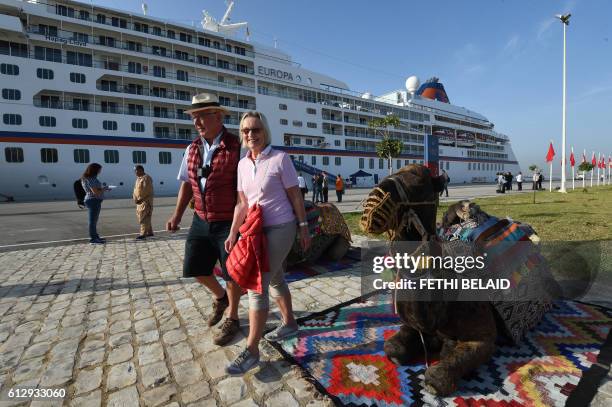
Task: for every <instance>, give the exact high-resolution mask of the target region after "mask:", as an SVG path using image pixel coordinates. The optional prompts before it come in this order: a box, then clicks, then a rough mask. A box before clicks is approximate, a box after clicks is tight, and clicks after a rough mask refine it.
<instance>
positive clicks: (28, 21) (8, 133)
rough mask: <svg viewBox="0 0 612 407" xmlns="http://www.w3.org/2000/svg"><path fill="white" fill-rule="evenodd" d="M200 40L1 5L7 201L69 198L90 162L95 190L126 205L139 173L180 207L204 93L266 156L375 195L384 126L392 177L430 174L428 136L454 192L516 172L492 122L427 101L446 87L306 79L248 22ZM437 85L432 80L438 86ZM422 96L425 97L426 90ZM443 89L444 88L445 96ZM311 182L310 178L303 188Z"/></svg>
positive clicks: (129, 17) (186, 30) (0, 178)
mask: <svg viewBox="0 0 612 407" xmlns="http://www.w3.org/2000/svg"><path fill="white" fill-rule="evenodd" d="M232 7H233V2H230V7H229V8H228V12H227V13H226V15H225V16H224V18H223V19H222V20H221V22H219V23H217V22H216V21H215V20H214V19H212V17H210V15H208V14H207V13H205V14H204V19H203V26H204V27H206V29H204V28H197V27H195V26H187V25H181V24H177V23H171V22H168V21H163V20H160V19H155V18H152V17H150V16H144V15H135V14H130V13H127V12H124V11H119V10H114V9H110V8H106V7H99V6H96V5H94V4H91V3H80V2H74V1H63V0H62V1H51V0H45V1H44V2H43V1H17V0H0V88H1V92H2V95H1V96H2V97H1V99H0V115H1V116H2V126H1V127H0V149H1V150H2V154H1V155H0V195H1V196H4V197H12V198H14V199H16V200H29V199H65V198H70V197H72V194H73V192H72V184H73V182H74V180H76V179H77V178H79V176H80V174H81V173H82V172H83V170H84V168H85V166H86V165H87V164H88V163H91V162H98V163H100V164H102V165H103V173H102V175H101V177H100V178H101V179H102V180H103V181H105V182H106V183H108V184H114V185H118V186H119V188H117V189H115V190H114V191H113V192H112V196H124V197H125V196H130V195H131V186H132V185H133V171H132V168H133V166H134V165H136V164H142V165H144V166H145V168H146V171H147V173H149V174H150V175H152V177H153V179H154V180H155V189H156V193H157V194H158V195H171V194H175V193H176V191H177V189H178V181H177V180H176V173H177V170H178V167H179V165H180V160H181V159H182V154H183V152H184V149H185V146H186V145H187V144H188V143H189V142H190V140H192V139H193V137H195V136H196V134H195V131H194V129H193V125H192V123H191V120H190V118H189V117H188V115H186V114H185V113H184V111H185V110H186V109H188V108H189V106H190V103H191V97H192V95H194V94H195V93H199V92H204V91H206V92H213V93H216V94H217V95H218V96H219V101H220V103H221V104H223V105H225V106H226V107H227V108H228V109H229V110H230V111H231V114H229V115H227V116H226V117H225V125H226V127H228V128H229V129H230V130H233V131H234V132H235V133H236V134H237V128H238V123H239V117H240V115H241V114H242V113H244V112H246V111H248V110H259V111H262V112H263V113H264V114H265V115H266V117H267V118H268V122H269V125H270V127H271V131H272V144H273V145H274V146H275V147H276V148H279V149H283V150H285V151H287V152H288V153H289V154H291V156H292V158H293V159H294V163H295V165H296V167H297V168H298V170H299V171H302V172H304V173H305V174H304V175H306V174H310V173H313V172H315V171H326V172H328V173H329V174H334V175H335V174H341V175H342V176H343V177H344V178H349V177H350V175H351V174H354V173H356V172H357V171H359V170H361V171H362V173H363V172H365V173H367V174H369V175H371V177H367V176H366V177H360V178H354V179H353V180H354V182H356V183H357V184H361V185H372V184H373V183H375V182H378V180H379V179H381V178H382V177H383V176H385V175H387V174H388V170H387V168H386V162H385V161H384V160H382V159H379V158H378V157H377V156H376V143H377V142H378V141H379V140H380V139H381V136H380V134H377V132H375V131H374V130H372V129H370V128H369V127H368V122H369V121H370V120H372V119H373V118H376V117H384V116H386V115H390V114H393V115H397V116H398V117H399V118H400V119H401V122H402V126H401V127H400V128H397V129H392V131H391V133H392V136H393V137H394V138H397V139H400V140H402V142H403V143H404V149H403V152H402V155H401V156H400V157H398V158H396V159H394V162H393V166H394V168H399V167H401V166H403V165H406V164H408V163H415V162H416V163H418V162H422V161H423V140H424V136H425V135H426V134H433V135H435V136H437V137H439V139H440V144H441V151H440V155H441V161H442V163H441V166H442V168H444V169H445V170H447V171H448V172H449V174H451V179H452V181H453V182H484V181H492V180H493V178H494V175H495V173H496V172H498V171H502V170H504V171H507V170H510V171H512V172H513V173H515V172H517V171H518V163H517V161H516V158H515V157H514V154H513V152H512V149H511V146H510V142H509V139H508V137H506V136H504V135H502V134H499V133H497V132H495V131H494V130H493V124H492V123H491V122H489V121H488V120H487V119H486V118H485V117H483V116H482V115H479V114H477V113H474V112H471V111H469V110H467V109H464V108H461V107H457V106H454V105H452V104H450V103H447V102H448V97H447V96H446V92H444V95H445V96H446V98H447V100H446V101H444V100H441V99H440V98H438V97H435V96H434V97H433V98H432V97H431V95H430V94H434V95H436V94H439V92H430V91H426V90H427V89H429V87H427V86H426V85H427V84H428V83H429V84H430V85H431V86H432V87H433V88H437V87H439V86H438V85H440V86H441V84H440V83H439V82H438V81H437V80H435V81H433V80H431V81H426V82H425V83H424V84H423V86H425V88H423V91H421V90H419V89H418V87H415V86H414V85H415V83H416V82H418V80H417V81H416V82H415V79H410V80H412V82H410V83H411V86H412V87H408V88H407V89H406V90H400V91H395V92H390V93H388V94H386V95H381V96H379V97H374V96H372V95H369V94H367V93H366V94H363V93H358V92H353V91H351V90H349V89H348V86H347V85H346V84H345V83H343V82H342V81H339V80H337V79H334V78H331V77H329V76H326V75H323V74H320V73H317V72H313V71H309V70H307V69H304V68H303V67H302V66H301V65H299V64H297V63H295V62H293V61H292V60H291V57H290V56H289V55H288V54H286V53H284V52H282V51H280V50H278V49H276V48H273V47H266V46H263V45H259V44H256V43H251V42H250V41H246V40H243V39H238V34H237V32H236V31H237V30H242V29H246V30H248V28H247V26H246V23H237V24H228V23H227V22H228V21H229V18H228V17H229V12H231V8H232ZM434 79H435V78H434ZM423 86H421V87H423ZM442 89H443V87H442ZM306 178H310V177H306Z"/></svg>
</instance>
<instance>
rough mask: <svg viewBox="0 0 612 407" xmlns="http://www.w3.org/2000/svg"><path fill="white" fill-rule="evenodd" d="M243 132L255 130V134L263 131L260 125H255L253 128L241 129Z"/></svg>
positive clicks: (247, 132)
mask: <svg viewBox="0 0 612 407" xmlns="http://www.w3.org/2000/svg"><path fill="white" fill-rule="evenodd" d="M240 131H241V132H242V134H249V133H250V132H253V134H259V133H261V128H259V127H253V128H250V129H249V128H246V127H245V128H244V129H241V130H240Z"/></svg>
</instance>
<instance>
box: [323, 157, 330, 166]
mask: <svg viewBox="0 0 612 407" xmlns="http://www.w3.org/2000/svg"><path fill="white" fill-rule="evenodd" d="M323 165H329V157H323Z"/></svg>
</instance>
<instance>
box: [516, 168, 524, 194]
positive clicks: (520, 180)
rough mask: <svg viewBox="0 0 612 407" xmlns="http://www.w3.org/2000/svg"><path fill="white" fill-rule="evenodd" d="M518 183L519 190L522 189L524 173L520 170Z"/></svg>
mask: <svg viewBox="0 0 612 407" xmlns="http://www.w3.org/2000/svg"><path fill="white" fill-rule="evenodd" d="M516 185H518V190H519V191H522V190H523V173H522V172H520V171H519V173H518V174H517V175H516Z"/></svg>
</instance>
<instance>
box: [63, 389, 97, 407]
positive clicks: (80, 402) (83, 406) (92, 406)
mask: <svg viewBox="0 0 612 407" xmlns="http://www.w3.org/2000/svg"><path fill="white" fill-rule="evenodd" d="M101 405H102V392H101V391H100V390H96V391H94V392H93V393H90V394H88V395H86V396H81V397H77V398H75V399H74V400H72V402H70V406H71V407H97V406H101Z"/></svg>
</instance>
